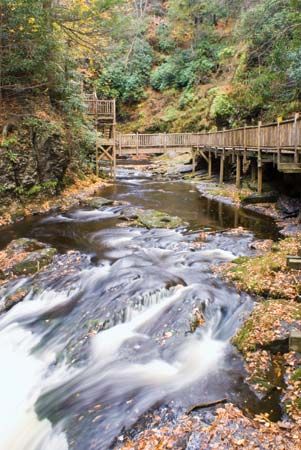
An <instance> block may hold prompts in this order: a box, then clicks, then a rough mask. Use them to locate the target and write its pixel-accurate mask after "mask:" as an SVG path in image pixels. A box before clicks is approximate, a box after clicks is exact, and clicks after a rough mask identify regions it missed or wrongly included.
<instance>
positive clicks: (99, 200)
mask: <svg viewBox="0 0 301 450" xmlns="http://www.w3.org/2000/svg"><path fill="white" fill-rule="evenodd" d="M113 203H114V200H110V199H108V198H104V197H91V198H87V199H86V200H85V201H84V204H85V205H86V206H90V207H91V208H96V209H98V208H102V207H103V206H109V205H113Z"/></svg>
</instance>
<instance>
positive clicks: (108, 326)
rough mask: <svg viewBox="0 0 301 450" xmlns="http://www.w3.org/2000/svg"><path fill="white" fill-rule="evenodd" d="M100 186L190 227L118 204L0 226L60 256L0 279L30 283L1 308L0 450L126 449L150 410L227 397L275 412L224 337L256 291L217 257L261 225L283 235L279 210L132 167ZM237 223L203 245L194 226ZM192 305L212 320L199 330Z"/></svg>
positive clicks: (239, 248)
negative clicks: (232, 280) (141, 220)
mask: <svg viewBox="0 0 301 450" xmlns="http://www.w3.org/2000/svg"><path fill="white" fill-rule="evenodd" d="M99 195H101V196H103V197H106V198H109V199H114V200H117V201H122V202H128V203H129V204H130V205H131V206H139V207H142V208H153V209H158V210H162V211H164V212H166V213H168V214H170V215H177V216H180V217H181V218H182V219H183V220H184V221H185V222H187V223H188V229H189V230H190V232H189V233H187V230H185V228H179V229H175V230H169V229H146V228H142V227H130V226H128V224H127V223H126V222H124V221H121V220H120V215H121V213H122V211H123V210H124V209H125V208H127V207H128V206H127V205H126V204H123V205H122V204H119V205H117V206H116V205H115V206H104V207H101V208H99V209H94V208H89V207H81V208H74V209H72V210H70V211H68V212H66V213H55V214H49V215H47V216H44V217H42V216H40V217H34V218H30V219H27V220H25V221H23V222H20V223H18V224H15V225H13V226H11V227H7V228H6V229H5V232H2V233H1V236H0V246H1V248H3V247H4V246H5V245H7V243H9V242H10V241H11V240H12V239H15V238H18V237H30V238H33V237H34V238H36V239H38V240H39V241H42V242H46V243H49V244H51V245H53V246H54V247H56V248H57V249H58V251H59V255H58V257H57V258H56V260H55V262H54V263H53V264H52V265H51V266H50V267H49V268H47V269H46V270H44V271H42V272H41V273H39V274H37V275H36V276H34V277H31V278H30V277H29V278H26V277H23V278H22V279H20V280H18V281H14V282H12V283H11V284H10V285H9V286H8V287H7V288H6V289H7V290H10V291H11V292H13V291H14V290H15V289H16V288H17V287H19V286H21V285H22V286H26V287H27V288H29V291H30V292H29V294H28V295H27V296H26V298H25V300H24V301H23V302H21V303H19V304H17V305H16V306H15V307H14V308H12V309H11V310H10V311H8V312H6V313H5V314H3V315H1V316H0V354H1V373H0V380H1V383H0V398H1V409H2V411H1V416H0V450H8V449H9V450H67V449H70V450H89V449H97V450H106V449H119V448H121V447H122V442H123V440H124V438H125V436H127V435H131V436H133V435H135V433H136V432H138V431H139V429H141V428H142V429H143V427H147V421H146V419H145V417H146V414H147V413H152V412H155V413H156V414H157V415H159V416H160V417H161V420H162V424H163V423H166V424H168V421H169V420H176V418H177V417H178V416H180V415H181V414H183V413H184V412H185V411H187V410H188V409H189V408H190V407H191V406H192V405H195V404H200V403H204V402H205V403H206V402H211V401H215V400H218V399H223V398H226V399H227V400H229V401H231V402H233V403H234V404H236V405H238V406H239V407H241V408H243V409H244V411H246V412H247V413H249V414H251V415H252V414H255V413H259V412H268V413H270V415H271V417H272V418H274V419H275V420H277V419H278V418H279V416H280V414H281V412H280V408H279V406H278V400H277V393H272V394H271V396H270V397H268V398H264V399H261V400H260V399H259V398H257V397H256V396H255V394H254V393H253V392H252V391H251V390H250V388H249V386H248V385H247V383H246V382H245V376H246V374H245V372H244V369H243V361H242V359H241V357H240V356H239V354H238V353H237V351H236V350H235V349H234V347H233V346H232V345H231V344H230V338H231V337H232V336H233V335H234V333H235V331H236V330H237V328H238V327H239V325H240V324H241V322H242V321H243V319H244V317H246V316H247V315H248V314H249V313H250V311H251V309H252V305H253V300H252V299H251V298H250V297H249V296H247V295H245V294H240V293H237V292H236V291H235V290H234V289H232V288H231V287H229V286H227V285H226V284H225V283H224V282H222V281H221V280H220V279H219V278H217V277H215V276H214V275H213V273H212V272H211V269H210V267H211V266H212V264H218V263H222V262H225V261H231V260H232V259H233V258H235V257H236V256H239V255H246V254H251V253H252V250H250V243H251V242H252V240H253V239H254V236H255V237H256V238H271V236H272V237H274V238H277V228H276V225H275V224H274V223H273V221H272V220H271V219H268V218H265V217H261V216H259V215H256V214H254V213H251V212H249V211H244V210H239V209H235V208H233V207H230V206H226V205H222V204H221V203H218V202H215V201H209V200H207V199H205V198H200V196H199V194H198V192H197V190H196V188H195V187H194V186H193V185H191V184H189V183H184V182H180V181H166V182H163V181H156V180H154V179H153V178H152V177H151V175H149V174H147V173H139V172H136V171H133V170H130V169H128V170H125V169H120V170H119V171H118V179H117V182H116V184H114V185H112V186H107V187H105V188H103V189H102V190H101V192H100V193H99ZM238 226H242V227H244V228H246V229H247V230H249V232H247V233H241V234H236V235H235V234H231V233H214V234H212V235H210V236H209V238H208V241H207V242H206V243H205V244H204V245H201V246H200V245H195V241H196V239H197V236H198V233H197V230H200V229H205V230H213V231H214V230H215V231H218V230H225V229H228V228H236V227H238ZM6 294H7V291H6V292H3V291H2V292H1V291H0V295H6ZM196 311H197V312H198V313H201V314H202V315H203V317H204V318H205V325H204V326H202V327H197V328H196V330H195V331H194V330H192V329H191V323H192V321H193V317H194V313H195V312H196ZM171 417H172V419H171Z"/></svg>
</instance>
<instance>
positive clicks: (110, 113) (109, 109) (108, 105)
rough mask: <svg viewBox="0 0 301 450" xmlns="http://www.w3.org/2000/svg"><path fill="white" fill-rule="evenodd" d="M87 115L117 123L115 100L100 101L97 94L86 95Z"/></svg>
mask: <svg viewBox="0 0 301 450" xmlns="http://www.w3.org/2000/svg"><path fill="white" fill-rule="evenodd" d="M85 103H86V107H87V114H90V115H94V116H96V117H100V118H103V119H112V120H114V121H115V110H116V108H115V100H98V98H97V96H96V95H95V94H86V95H85Z"/></svg>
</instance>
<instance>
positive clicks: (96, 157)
mask: <svg viewBox="0 0 301 450" xmlns="http://www.w3.org/2000/svg"><path fill="white" fill-rule="evenodd" d="M98 141H99V137H98V131H97V130H96V141H95V146H96V149H95V175H96V176H97V177H99V153H98V146H99V143H98Z"/></svg>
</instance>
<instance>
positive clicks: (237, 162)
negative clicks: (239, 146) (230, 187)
mask: <svg viewBox="0 0 301 450" xmlns="http://www.w3.org/2000/svg"><path fill="white" fill-rule="evenodd" d="M240 172H241V159H240V155H239V153H237V155H236V187H237V189H240Z"/></svg>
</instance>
